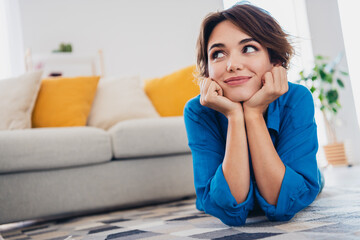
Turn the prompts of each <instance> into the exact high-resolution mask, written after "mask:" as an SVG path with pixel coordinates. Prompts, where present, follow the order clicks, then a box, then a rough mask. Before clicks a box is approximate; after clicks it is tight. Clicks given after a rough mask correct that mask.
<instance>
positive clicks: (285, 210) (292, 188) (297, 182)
mask: <svg viewBox="0 0 360 240" xmlns="http://www.w3.org/2000/svg"><path fill="white" fill-rule="evenodd" d="M285 167H286V170H285V175H284V178H283V181H282V183H281V189H280V194H279V197H278V200H277V203H276V206H274V205H271V204H269V203H268V202H267V201H266V200H265V199H264V198H263V197H262V196H261V194H260V192H259V190H258V188H257V186H255V196H256V198H257V200H258V202H259V204H260V207H261V208H262V209H263V210H264V212H265V214H266V216H267V217H268V218H269V219H270V220H275V221H287V220H289V219H291V218H292V217H293V216H294V215H295V214H296V213H297V211H292V210H291V208H292V206H293V204H294V202H295V201H296V200H297V199H298V198H299V197H300V196H301V195H302V194H303V193H304V192H306V191H308V190H309V189H308V187H307V186H306V184H305V180H304V178H303V177H302V176H301V175H300V174H298V173H296V172H295V171H294V170H293V169H291V168H290V167H288V166H286V165H285Z"/></svg>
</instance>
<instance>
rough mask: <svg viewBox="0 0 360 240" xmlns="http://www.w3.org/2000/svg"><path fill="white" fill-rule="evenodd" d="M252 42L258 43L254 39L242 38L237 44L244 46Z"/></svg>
mask: <svg viewBox="0 0 360 240" xmlns="http://www.w3.org/2000/svg"><path fill="white" fill-rule="evenodd" d="M252 41H254V42H259V41H257V40H255V39H254V38H244V39H243V40H241V41H240V42H239V45H241V44H245V43H248V42H252Z"/></svg>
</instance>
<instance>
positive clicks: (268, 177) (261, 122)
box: [245, 113, 285, 205]
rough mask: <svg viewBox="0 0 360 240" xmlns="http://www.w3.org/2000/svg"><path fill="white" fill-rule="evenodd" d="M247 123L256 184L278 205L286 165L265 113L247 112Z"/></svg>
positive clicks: (266, 197) (273, 203)
mask: <svg viewBox="0 0 360 240" xmlns="http://www.w3.org/2000/svg"><path fill="white" fill-rule="evenodd" d="M245 123H246V133H247V138H248V144H249V147H250V154H251V161H252V166H253V169H254V174H255V178H256V184H257V186H258V189H259V191H260V193H261V195H262V196H263V197H264V198H265V200H266V201H267V202H268V203H269V204H272V205H276V203H277V199H278V197H279V193H280V189H281V184H282V180H283V178H284V175H285V165H284V164H283V162H282V161H281V159H280V157H279V155H278V154H277V152H276V149H275V147H274V145H273V142H272V140H271V137H270V134H269V131H268V129H267V127H266V122H265V119H264V117H263V115H262V114H247V113H245Z"/></svg>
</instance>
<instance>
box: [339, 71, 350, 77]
mask: <svg viewBox="0 0 360 240" xmlns="http://www.w3.org/2000/svg"><path fill="white" fill-rule="evenodd" d="M340 73H341V74H342V75H344V76H348V75H349V73H347V72H344V71H340Z"/></svg>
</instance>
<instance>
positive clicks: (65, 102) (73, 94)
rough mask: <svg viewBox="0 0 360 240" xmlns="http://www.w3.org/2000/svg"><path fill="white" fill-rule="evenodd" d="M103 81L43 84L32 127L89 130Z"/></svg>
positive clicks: (51, 80)
mask: <svg viewBox="0 0 360 240" xmlns="http://www.w3.org/2000/svg"><path fill="white" fill-rule="evenodd" d="M99 79H100V77H96V76H89V77H74V78H62V77H60V78H49V79H44V80H42V83H41V87H40V91H39V95H38V98H37V100H36V103H35V107H34V111H33V115H32V126H33V127H72V126H85V125H86V121H87V118H88V115H89V113H90V109H91V105H92V102H93V99H94V97H95V93H96V88H97V84H98V81H99Z"/></svg>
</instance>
